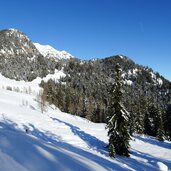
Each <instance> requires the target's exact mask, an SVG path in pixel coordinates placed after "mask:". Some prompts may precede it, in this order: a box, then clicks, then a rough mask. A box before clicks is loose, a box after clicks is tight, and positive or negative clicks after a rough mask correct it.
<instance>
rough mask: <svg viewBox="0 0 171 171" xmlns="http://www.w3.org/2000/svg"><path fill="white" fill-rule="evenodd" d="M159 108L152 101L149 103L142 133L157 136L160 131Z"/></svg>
mask: <svg viewBox="0 0 171 171" xmlns="http://www.w3.org/2000/svg"><path fill="white" fill-rule="evenodd" d="M160 117H161V116H160V115H159V109H158V108H157V107H156V106H155V105H154V104H153V103H152V104H150V105H149V107H148V110H147V112H146V113H145V117H144V134H147V135H151V136H155V137H156V136H157V134H158V133H159V132H160V131H162V130H159V129H162V125H161V124H162V123H161V120H160ZM160 134H161V132H160Z"/></svg>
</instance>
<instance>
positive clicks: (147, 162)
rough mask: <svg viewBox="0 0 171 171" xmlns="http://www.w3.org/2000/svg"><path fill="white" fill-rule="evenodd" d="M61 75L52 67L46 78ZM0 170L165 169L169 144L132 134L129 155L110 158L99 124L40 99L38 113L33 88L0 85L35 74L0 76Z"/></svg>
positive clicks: (169, 156)
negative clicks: (63, 110) (42, 101)
mask: <svg viewBox="0 0 171 171" xmlns="http://www.w3.org/2000/svg"><path fill="white" fill-rule="evenodd" d="M60 76H64V73H63V72H62V71H55V74H54V75H48V76H47V77H46V78H44V80H47V79H48V78H54V79H57V78H59V77H60ZM0 80H1V81H0V171H39V170H41V171H56V170H59V171H77V170H78V171H79V170H80V171H96V170H98V171H115V170H116V171H118V170H119V171H124V170H132V171H137V170H138V171H143V170H150V171H156V170H161V171H166V170H169V169H171V143H170V142H168V141H165V142H159V141H158V140H156V139H155V138H153V137H147V136H144V135H134V136H133V137H132V140H131V149H130V150H131V156H130V158H126V157H121V156H116V158H110V157H109V156H108V151H107V148H106V145H107V142H108V137H107V130H106V129H105V124H103V123H93V122H90V121H88V120H86V119H83V118H80V117H78V116H74V115H70V114H67V113H63V112H61V111H60V110H59V109H58V108H56V107H54V106H49V105H48V104H46V107H45V111H44V112H43V113H41V109H40V104H39V102H38V99H37V98H36V95H35V94H34V93H30V94H26V93H25V92H24V91H23V92H20V91H19V92H14V91H8V90H5V88H2V86H7V85H8V86H11V87H15V86H18V87H20V89H21V90H22V89H24V87H27V88H28V86H31V89H32V92H37V91H39V89H40V88H39V87H38V84H39V83H40V81H41V79H40V78H37V79H35V80H33V81H32V82H24V81H15V80H10V79H7V78H5V77H3V76H2V75H0Z"/></svg>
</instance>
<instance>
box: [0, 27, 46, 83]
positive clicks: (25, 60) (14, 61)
mask: <svg viewBox="0 0 171 171" xmlns="http://www.w3.org/2000/svg"><path fill="white" fill-rule="evenodd" d="M45 63H46V62H45V59H44V57H43V56H42V55H41V54H40V52H39V51H38V50H37V48H36V47H35V46H34V45H33V43H32V42H31V40H30V39H29V38H28V37H27V36H26V35H25V34H24V33H22V32H21V31H19V30H16V29H6V30H2V31H0V72H1V74H3V75H4V76H6V77H8V78H11V79H16V80H27V81H30V80H33V79H34V78H36V77H37V76H39V77H43V76H45V75H46V74H47V67H46V66H45Z"/></svg>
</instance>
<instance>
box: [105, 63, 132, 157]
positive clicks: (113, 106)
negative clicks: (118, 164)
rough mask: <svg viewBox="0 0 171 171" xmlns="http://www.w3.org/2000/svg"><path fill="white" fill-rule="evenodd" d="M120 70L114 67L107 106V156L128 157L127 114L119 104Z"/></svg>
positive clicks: (120, 88) (120, 97)
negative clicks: (113, 81) (112, 82)
mask: <svg viewBox="0 0 171 171" xmlns="http://www.w3.org/2000/svg"><path fill="white" fill-rule="evenodd" d="M121 73H122V71H121V68H120V66H119V64H117V65H116V73H115V83H114V84H113V88H112V91H111V99H110V100H111V101H110V106H109V112H110V113H109V117H110V118H109V120H108V123H107V128H108V136H109V155H110V156H111V157H113V156H114V155H115V154H118V155H124V156H127V157H129V150H128V149H129V140H130V135H129V133H128V112H127V111H126V109H125V108H124V106H123V105H122V104H121V100H122V94H123V92H122V86H123V80H122V77H121Z"/></svg>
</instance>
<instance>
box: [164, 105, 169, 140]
mask: <svg viewBox="0 0 171 171" xmlns="http://www.w3.org/2000/svg"><path fill="white" fill-rule="evenodd" d="M163 122H164V130H165V135H166V138H167V139H168V140H170V141H171V104H168V106H167V109H166V112H165V115H164V119H163Z"/></svg>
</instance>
